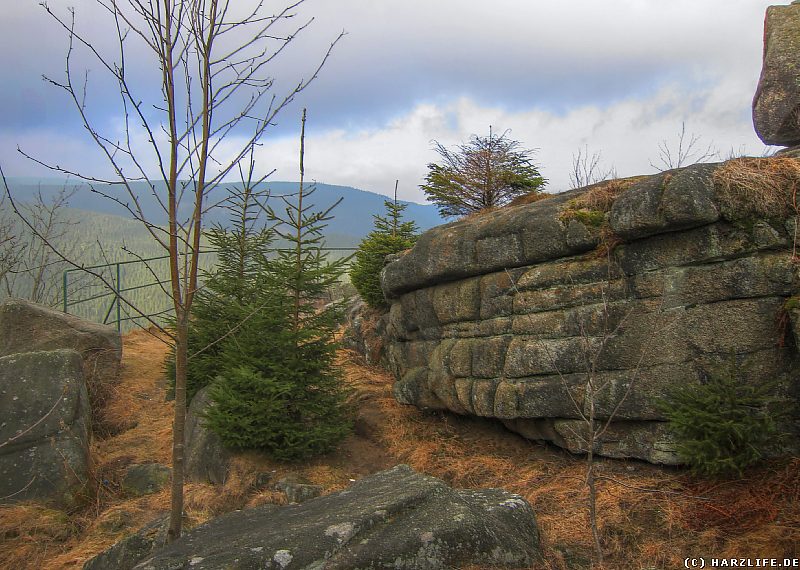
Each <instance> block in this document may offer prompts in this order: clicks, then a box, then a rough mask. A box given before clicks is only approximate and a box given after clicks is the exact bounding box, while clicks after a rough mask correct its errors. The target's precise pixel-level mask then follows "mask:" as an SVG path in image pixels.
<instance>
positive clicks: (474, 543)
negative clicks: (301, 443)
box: [93, 465, 540, 570]
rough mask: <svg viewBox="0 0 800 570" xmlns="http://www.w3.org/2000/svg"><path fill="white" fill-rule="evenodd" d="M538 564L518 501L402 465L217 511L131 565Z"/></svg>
mask: <svg viewBox="0 0 800 570" xmlns="http://www.w3.org/2000/svg"><path fill="white" fill-rule="evenodd" d="M539 559H540V549H539V532H538V528H537V525H536V519H535V517H534V514H533V511H532V510H531V507H530V505H529V504H528V503H527V502H526V501H525V500H524V499H523V498H521V497H520V496H518V495H513V494H511V493H508V492H506V491H503V490H501V489H482V490H462V489H458V490H456V489H451V488H450V487H448V486H447V485H445V484H444V483H443V482H442V481H440V480H439V479H435V478H433V477H428V476H425V475H420V474H418V473H416V472H414V471H413V470H412V469H411V468H409V467H408V466H405V465H400V466H397V467H395V468H393V469H390V470H387V471H383V472H381V473H376V474H374V475H371V476H369V477H366V478H364V479H361V480H360V481H358V482H356V483H354V484H353V485H352V486H350V487H349V488H348V489H345V490H344V491H340V492H338V493H334V494H332V495H327V496H324V497H319V498H316V499H311V500H309V501H306V502H304V503H302V504H298V505H288V506H283V507H278V506H275V505H264V506H261V507H255V508H252V509H245V510H242V511H237V512H233V513H229V514H227V515H223V516H221V517H218V518H216V519H214V520H212V521H210V522H209V523H207V524H204V525H201V526H199V527H197V528H195V529H193V530H191V531H189V532H187V533H185V534H184V535H183V536H182V537H181V538H180V539H178V540H176V541H175V542H173V543H172V544H170V545H168V546H166V547H165V548H164V549H162V550H160V551H157V552H155V553H154V554H153V555H152V556H151V557H149V558H147V559H145V560H143V561H141V562H140V563H139V564H138V565H137V566H136V568H140V569H151V570H158V569H167V568H189V567H191V568H194V569H197V570H202V569H206V568H208V569H210V568H214V569H216V568H230V569H240V570H248V569H256V568H258V569H263V568H267V569H269V568H273V569H281V570H283V569H286V570H290V569H292V568H326V569H328V570H344V569H348V570H357V569H367V568H398V569H404V568H405V569H415V570H425V569H430V570H433V569H438V568H462V567H464V566H467V565H470V564H474V565H477V566H479V567H481V568H488V567H492V566H500V567H503V568H518V567H525V568H527V567H529V566H530V565H531V564H533V563H534V562H536V561H538V560H539ZM93 568H105V566H94V567H93Z"/></svg>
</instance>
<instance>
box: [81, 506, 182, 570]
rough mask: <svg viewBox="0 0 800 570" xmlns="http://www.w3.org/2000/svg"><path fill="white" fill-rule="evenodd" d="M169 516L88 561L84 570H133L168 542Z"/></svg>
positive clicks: (149, 524)
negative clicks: (132, 569)
mask: <svg viewBox="0 0 800 570" xmlns="http://www.w3.org/2000/svg"><path fill="white" fill-rule="evenodd" d="M168 528H169V515H168V514H165V515H161V516H160V517H158V518H157V519H155V520H153V521H151V522H149V523H147V524H146V525H145V526H143V527H142V528H141V529H139V530H138V531H137V532H135V533H134V534H132V535H130V536H128V537H125V538H124V539H122V540H120V541H119V542H118V543H116V544H115V545H114V546H112V547H111V548H109V549H108V550H106V551H105V552H102V553H100V554H98V555H97V556H95V557H94V558H92V559H90V560H88V561H87V562H86V563H85V564H84V565H83V570H131V568H133V567H134V566H136V564H137V563H138V562H139V561H140V560H142V559H143V558H145V557H146V556H150V554H152V553H153V551H154V550H157V549H158V548H160V547H161V546H163V545H164V544H166V542H167V529H168Z"/></svg>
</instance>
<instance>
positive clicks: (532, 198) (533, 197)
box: [506, 192, 555, 206]
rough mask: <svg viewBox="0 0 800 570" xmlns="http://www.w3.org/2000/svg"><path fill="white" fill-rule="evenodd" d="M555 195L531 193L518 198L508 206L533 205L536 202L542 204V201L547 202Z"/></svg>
mask: <svg viewBox="0 0 800 570" xmlns="http://www.w3.org/2000/svg"><path fill="white" fill-rule="evenodd" d="M553 196H555V194H548V193H547V192H531V193H530V194H524V195H522V196H517V197H516V198H514V199H513V200H511V201H510V202H509V203H508V204H506V205H507V206H522V205H523V204H533V203H534V202H540V201H542V200H547V199H548V198H552V197H553Z"/></svg>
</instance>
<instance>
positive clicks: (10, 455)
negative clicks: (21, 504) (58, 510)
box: [0, 350, 90, 507]
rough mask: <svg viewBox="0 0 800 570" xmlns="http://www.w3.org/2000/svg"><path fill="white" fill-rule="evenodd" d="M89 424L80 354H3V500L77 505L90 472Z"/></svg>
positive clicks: (0, 473) (0, 467) (0, 482)
mask: <svg viewBox="0 0 800 570" xmlns="http://www.w3.org/2000/svg"><path fill="white" fill-rule="evenodd" d="M89 424H90V411H89V401H88V394H87V391H86V383H85V382H84V378H83V362H82V360H81V356H80V354H78V353H77V352H75V351H74V350H55V351H49V352H28V353H24V354H13V355H10V356H4V357H2V358H0V501H2V502H16V501H24V500H29V499H39V500H52V501H54V502H56V503H58V504H60V505H62V506H67V507H69V506H72V505H74V503H75V500H76V494H77V493H79V492H80V490H81V489H82V487H83V485H84V484H85V483H86V481H87V479H88V476H89V433H90V430H89Z"/></svg>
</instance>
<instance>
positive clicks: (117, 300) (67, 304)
mask: <svg viewBox="0 0 800 570" xmlns="http://www.w3.org/2000/svg"><path fill="white" fill-rule="evenodd" d="M321 249H322V250H323V251H326V252H348V253H351V254H352V252H355V251H356V249H357V248H354V247H325V248H321ZM270 251H274V252H278V251H288V250H281V249H274V250H270ZM211 253H216V251H215V250H209V251H201V252H200V254H201V255H206V254H211ZM164 259H169V255H161V256H157V257H148V258H143V259H131V260H128V261H118V262H113V263H105V264H102V265H93V266H90V267H81V268H72V269H66V270H65V271H64V273H63V276H62V284H61V289H62V299H63V302H62V310H63V311H64V312H65V313H69V309H70V308H71V307H76V306H78V305H82V304H84V303H89V302H92V301H98V300H100V299H105V298H108V297H111V299H110V302H109V303H108V309H107V310H105V316H104V317H103V320H102V324H104V325H109V324H111V325H116V328H117V331H122V323H123V322H126V321H134V320H136V319H141V318H150V319H152V318H155V317H160V316H163V315H166V314H169V313H172V312H173V311H174V308H173V307H172V306H170V307H168V308H166V309H163V310H161V311H157V312H155V313H147V314H137V315H135V316H129V315H128V316H123V308H122V304H123V300H122V297H123V294H124V293H128V292H131V291H137V290H140V289H146V288H148V287H156V286H163V285H168V284H169V283H170V280H169V279H163V280H161V279H156V280H155V281H150V282H147V283H142V284H138V285H133V286H129V287H122V266H124V265H132V264H147V263H150V262H153V261H160V260H164ZM106 268H113V269H114V271H113V272H112V274H111V276H110V279H106V280H105V281H103V280H101V279H99V278H98V277H96V276H95V277H94V279H95V280H97V281H98V282H99V283H100V284H101V285H102V287H103V288H104V289H106V290H105V291H104V292H102V293H98V294H95V295H91V296H89V297H86V298H81V299H72V300H70V298H69V285H70V275H71V274H72V273H76V272H79V273H83V274H84V275H86V274H87V273H86V272H87V271H92V272H95V273H99V272H102V271H103V270H105V269H106ZM109 281H110V283H109ZM115 309H116V311H115ZM112 313H116V314H115V317H116V318H115V319H114V320H110V319H111V315H112Z"/></svg>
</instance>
